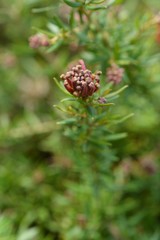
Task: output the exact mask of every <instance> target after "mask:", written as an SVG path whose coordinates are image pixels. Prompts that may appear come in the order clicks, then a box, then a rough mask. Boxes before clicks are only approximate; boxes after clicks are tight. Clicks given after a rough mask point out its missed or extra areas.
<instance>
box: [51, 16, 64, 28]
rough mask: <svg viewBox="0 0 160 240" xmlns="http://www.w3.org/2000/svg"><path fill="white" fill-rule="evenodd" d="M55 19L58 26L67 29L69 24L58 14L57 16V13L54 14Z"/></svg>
mask: <svg viewBox="0 0 160 240" xmlns="http://www.w3.org/2000/svg"><path fill="white" fill-rule="evenodd" d="M53 19H54V21H55V23H56V24H57V26H58V27H60V28H62V29H65V30H66V29H67V26H66V25H65V24H64V23H63V22H62V20H61V19H60V18H59V17H58V16H56V15H55V16H53Z"/></svg>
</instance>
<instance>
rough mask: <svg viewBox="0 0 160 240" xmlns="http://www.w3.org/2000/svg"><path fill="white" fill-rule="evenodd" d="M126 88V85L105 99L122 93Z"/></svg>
mask: <svg viewBox="0 0 160 240" xmlns="http://www.w3.org/2000/svg"><path fill="white" fill-rule="evenodd" d="M127 87H128V85H126V86H124V87H122V88H120V89H119V90H117V91H115V92H113V93H110V94H108V96H107V97H108V98H110V97H113V96H115V95H117V94H118V93H120V92H122V91H124V90H125V89H126V88H127Z"/></svg>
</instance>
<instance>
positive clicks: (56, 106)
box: [53, 105, 71, 114]
mask: <svg viewBox="0 0 160 240" xmlns="http://www.w3.org/2000/svg"><path fill="white" fill-rule="evenodd" d="M53 107H55V108H57V109H58V110H60V111H62V112H65V113H69V114H71V112H69V111H68V110H66V109H64V108H61V107H60V106H58V105H53Z"/></svg>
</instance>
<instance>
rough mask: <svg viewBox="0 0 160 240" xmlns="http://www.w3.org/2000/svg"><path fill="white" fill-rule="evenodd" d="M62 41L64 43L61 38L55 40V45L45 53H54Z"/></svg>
mask: <svg viewBox="0 0 160 240" xmlns="http://www.w3.org/2000/svg"><path fill="white" fill-rule="evenodd" d="M63 41H64V39H62V38H61V39H59V40H57V42H56V43H54V44H53V45H52V46H51V47H50V48H48V50H47V53H51V52H54V51H56V50H57V49H58V48H59V47H60V46H61V45H62V43H63Z"/></svg>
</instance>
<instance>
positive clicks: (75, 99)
mask: <svg viewBox="0 0 160 240" xmlns="http://www.w3.org/2000/svg"><path fill="white" fill-rule="evenodd" d="M66 101H77V98H64V99H62V100H61V102H66Z"/></svg>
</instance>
